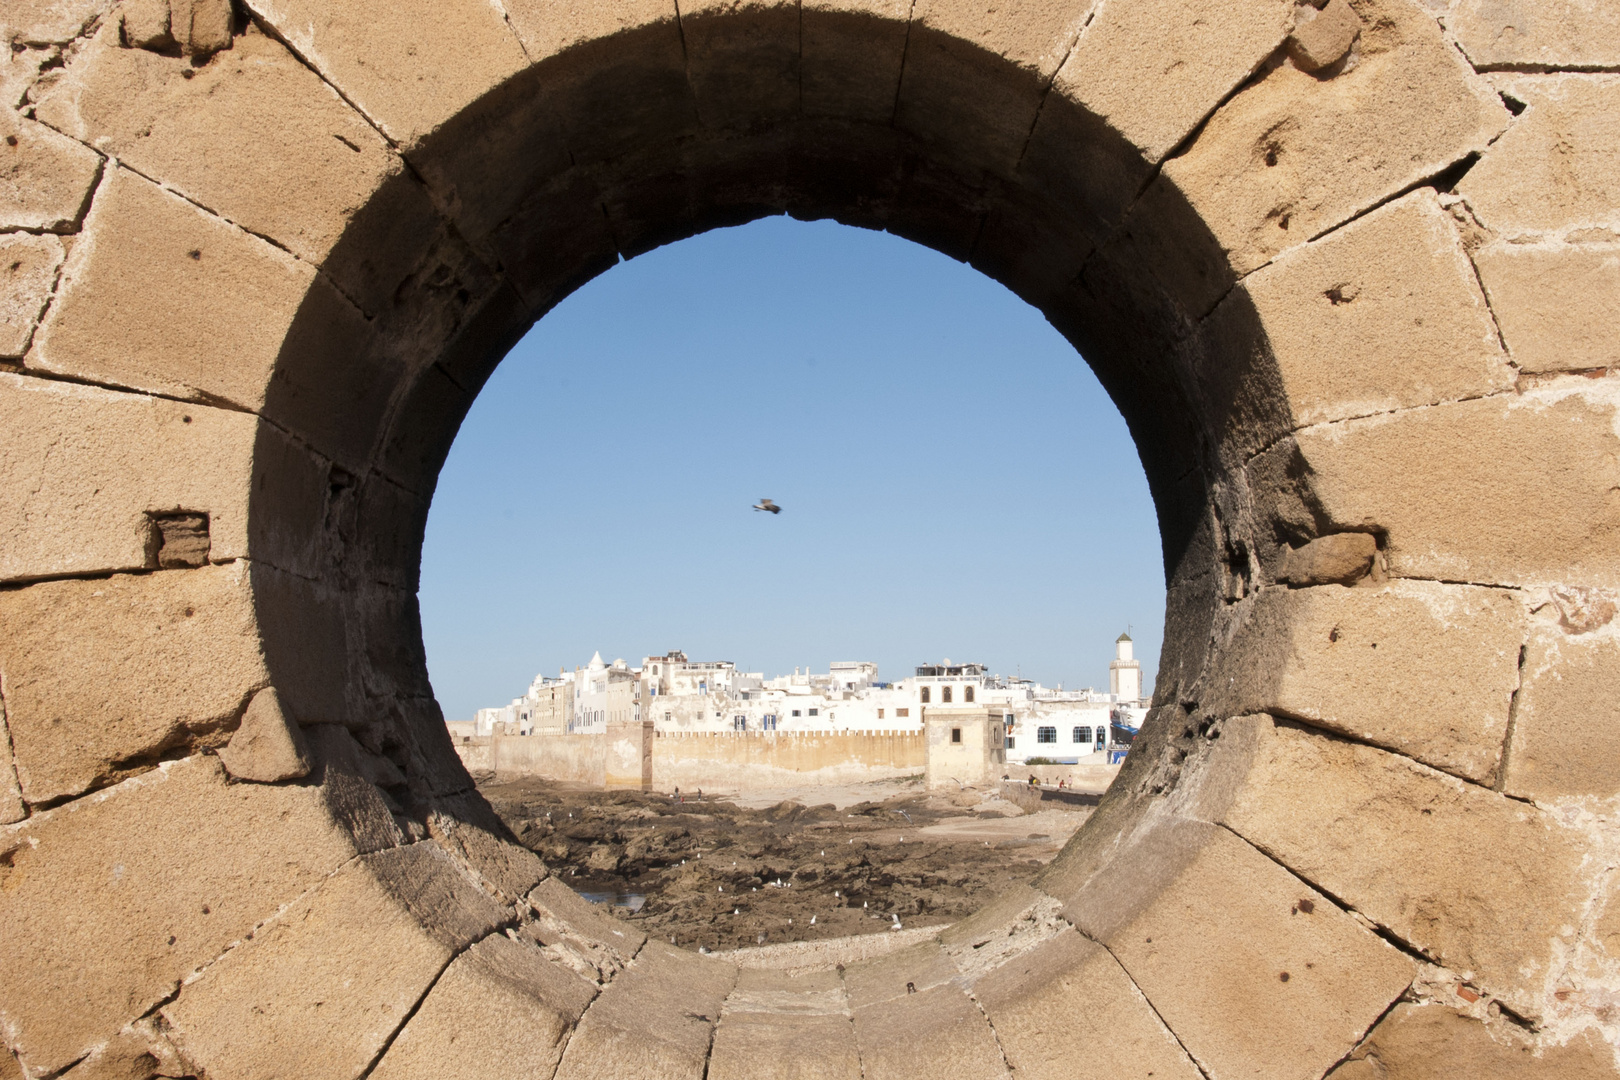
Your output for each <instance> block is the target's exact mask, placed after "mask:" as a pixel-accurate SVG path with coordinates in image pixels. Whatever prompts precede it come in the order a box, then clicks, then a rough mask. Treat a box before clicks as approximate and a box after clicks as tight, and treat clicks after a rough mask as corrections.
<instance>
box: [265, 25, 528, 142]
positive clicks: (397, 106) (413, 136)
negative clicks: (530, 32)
mask: <svg viewBox="0 0 1620 1080" xmlns="http://www.w3.org/2000/svg"><path fill="white" fill-rule="evenodd" d="M254 11H255V13H256V14H257V15H258V16H259V17H260V18H262V19H263V20H264V21H265V22H266V23H268V24H269V25H270V26H272V27H273V28H274V29H275V31H276V33H277V34H278V35H279V36H280V37H282V38H284V39H285V40H286V41H288V42H289V43H291V45H292V47H293V48H294V49H295V50H297V52H298V54H299V55H300V56H302V57H303V58H305V59H306V60H307V61H309V63H310V64H311V65H313V66H314V68H315V69H316V70H317V71H319V72H320V73H321V75H322V76H324V77H325V78H326V79H328V80H330V81H331V83H332V85H334V86H336V87H337V88H338V90H339V92H340V93H342V94H343V96H344V97H345V98H347V99H348V100H349V101H352V102H354V103H355V105H356V106H358V107H359V108H360V110H361V111H362V112H363V113H365V115H366V116H367V117H368V118H369V119H370V120H371V121H372V122H373V123H375V124H377V125H378V126H379V127H380V128H381V129H382V130H383V131H384V133H386V134H387V136H388V138H390V139H391V140H393V141H394V142H395V143H396V144H398V145H400V146H401V147H403V148H404V149H405V150H406V152H407V153H408V152H409V151H410V149H411V148H412V146H413V145H414V144H415V143H417V142H418V141H419V140H421V139H422V138H423V137H424V136H426V135H428V134H429V133H431V132H432V131H433V130H434V129H436V128H438V127H439V125H441V124H443V123H444V122H445V121H446V120H448V119H450V118H451V117H453V116H454V115H456V113H458V112H460V111H461V110H462V109H463V108H465V107H466V106H467V105H468V104H470V103H471V102H473V101H474V100H475V99H477V98H478V97H479V96H480V95H482V94H484V93H486V92H488V91H489V90H491V89H492V88H494V87H496V86H498V85H499V84H500V83H502V82H503V81H505V80H506V79H507V78H509V77H510V76H511V75H513V74H515V73H516V72H518V71H520V70H522V69H523V68H524V67H526V66H527V65H528V59H527V57H526V56H525V55H524V52H523V47H522V46H521V45H520V44H519V43H518V38H517V35H516V34H515V33H513V31H512V28H511V27H510V26H509V25H507V23H506V21H505V19H503V18H502V16H501V11H500V9H499V8H498V7H496V6H495V5H494V4H490V3H484V2H481V0H404V2H398V0H394V2H388V0H348V2H346V3H342V4H332V3H324V2H320V0H267V2H265V3H261V4H257V5H255V7H254Z"/></svg>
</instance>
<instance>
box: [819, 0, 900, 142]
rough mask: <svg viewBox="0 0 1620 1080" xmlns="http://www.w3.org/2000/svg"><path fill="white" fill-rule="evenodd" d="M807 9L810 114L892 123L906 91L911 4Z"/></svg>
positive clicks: (837, 1) (872, 1)
mask: <svg viewBox="0 0 1620 1080" xmlns="http://www.w3.org/2000/svg"><path fill="white" fill-rule="evenodd" d="M803 10H804V39H803V41H802V42H801V44H800V47H799V78H800V92H801V94H802V95H803V98H802V101H803V104H802V107H803V109H804V113H805V115H807V116H836V117H842V118H848V119H853V120H866V121H870V122H873V123H880V124H886V123H888V122H889V120H890V119H892V118H893V116H894V98H895V95H896V94H897V93H899V91H900V73H901V66H902V62H903V60H904V58H905V51H906V38H907V36H908V30H909V28H910V19H911V0H807V2H805V3H804V4H803Z"/></svg>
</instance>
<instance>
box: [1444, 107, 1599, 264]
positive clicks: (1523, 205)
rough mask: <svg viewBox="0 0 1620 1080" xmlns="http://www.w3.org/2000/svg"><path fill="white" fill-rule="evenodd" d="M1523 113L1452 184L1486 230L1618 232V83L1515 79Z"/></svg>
mask: <svg viewBox="0 0 1620 1080" xmlns="http://www.w3.org/2000/svg"><path fill="white" fill-rule="evenodd" d="M1499 85H1501V86H1502V87H1503V88H1504V89H1505V90H1506V91H1508V92H1509V93H1510V94H1511V95H1512V96H1513V97H1514V98H1515V99H1517V100H1520V101H1523V102H1524V103H1525V105H1526V106H1527V107H1526V108H1525V110H1524V112H1523V114H1521V115H1520V116H1519V117H1518V119H1516V120H1514V122H1513V126H1512V127H1511V128H1509V129H1508V132H1507V134H1505V135H1503V136H1502V138H1501V139H1499V140H1498V141H1497V142H1496V144H1495V145H1494V146H1492V147H1491V149H1490V152H1489V153H1487V154H1485V155H1484V157H1483V158H1481V159H1480V162H1479V164H1478V165H1475V166H1474V167H1473V168H1472V169H1470V170H1469V172H1468V175H1467V176H1465V177H1463V178H1462V180H1461V182H1459V183H1458V184H1457V193H1458V194H1459V195H1461V196H1463V198H1465V199H1467V200H1468V205H1469V207H1470V208H1472V210H1473V212H1474V214H1475V215H1476V216H1477V217H1478V218H1479V220H1480V222H1481V223H1483V224H1484V225H1485V227H1486V228H1488V229H1492V230H1495V231H1496V232H1498V233H1500V234H1501V235H1503V236H1506V237H1514V236H1538V235H1541V234H1546V233H1551V234H1555V235H1557V234H1561V233H1563V232H1565V231H1566V230H1570V229H1590V228H1606V229H1610V230H1614V229H1620V175H1617V174H1616V173H1615V170H1614V168H1613V166H1612V164H1611V163H1612V162H1613V160H1614V155H1615V154H1616V153H1620V76H1616V75H1601V76H1598V75H1544V76H1532V75H1525V76H1519V77H1517V78H1514V79H1512V80H1508V81H1504V82H1503V83H1501V84H1499Z"/></svg>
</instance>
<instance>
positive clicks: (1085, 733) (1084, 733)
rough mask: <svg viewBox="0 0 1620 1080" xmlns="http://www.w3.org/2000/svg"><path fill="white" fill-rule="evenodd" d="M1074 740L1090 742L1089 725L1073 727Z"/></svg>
mask: <svg viewBox="0 0 1620 1080" xmlns="http://www.w3.org/2000/svg"><path fill="white" fill-rule="evenodd" d="M1074 741H1075V742H1077V743H1088V742H1090V741H1091V729H1090V728H1089V727H1077V728H1075V729H1074Z"/></svg>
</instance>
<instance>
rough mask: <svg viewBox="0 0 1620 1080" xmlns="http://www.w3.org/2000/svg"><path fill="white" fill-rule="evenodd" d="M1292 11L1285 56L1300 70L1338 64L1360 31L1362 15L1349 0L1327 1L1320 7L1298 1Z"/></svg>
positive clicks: (1317, 68) (1319, 69) (1319, 68)
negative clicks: (1319, 8) (1291, 28)
mask: <svg viewBox="0 0 1620 1080" xmlns="http://www.w3.org/2000/svg"><path fill="white" fill-rule="evenodd" d="M1295 11H1296V12H1297V14H1296V16H1295V21H1294V31H1293V33H1291V34H1289V35H1288V55H1289V56H1291V57H1293V60H1294V63H1295V65H1297V66H1298V67H1299V69H1300V70H1301V71H1313V72H1314V71H1321V70H1322V69H1323V68H1325V67H1330V66H1332V65H1333V64H1337V63H1338V62H1339V61H1340V60H1343V59H1344V58H1345V56H1346V55H1348V54H1349V52H1350V46H1352V45H1354V44H1355V43H1356V38H1357V36H1358V35H1360V33H1361V18H1360V16H1358V15H1357V14H1356V9H1355V8H1353V7H1351V6H1350V2H1349V0H1328V2H1327V3H1326V4H1324V5H1323V6H1322V8H1321V10H1318V9H1317V8H1316V6H1315V5H1314V4H1310V3H1304V4H1299V5H1297V6H1296V7H1295Z"/></svg>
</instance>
